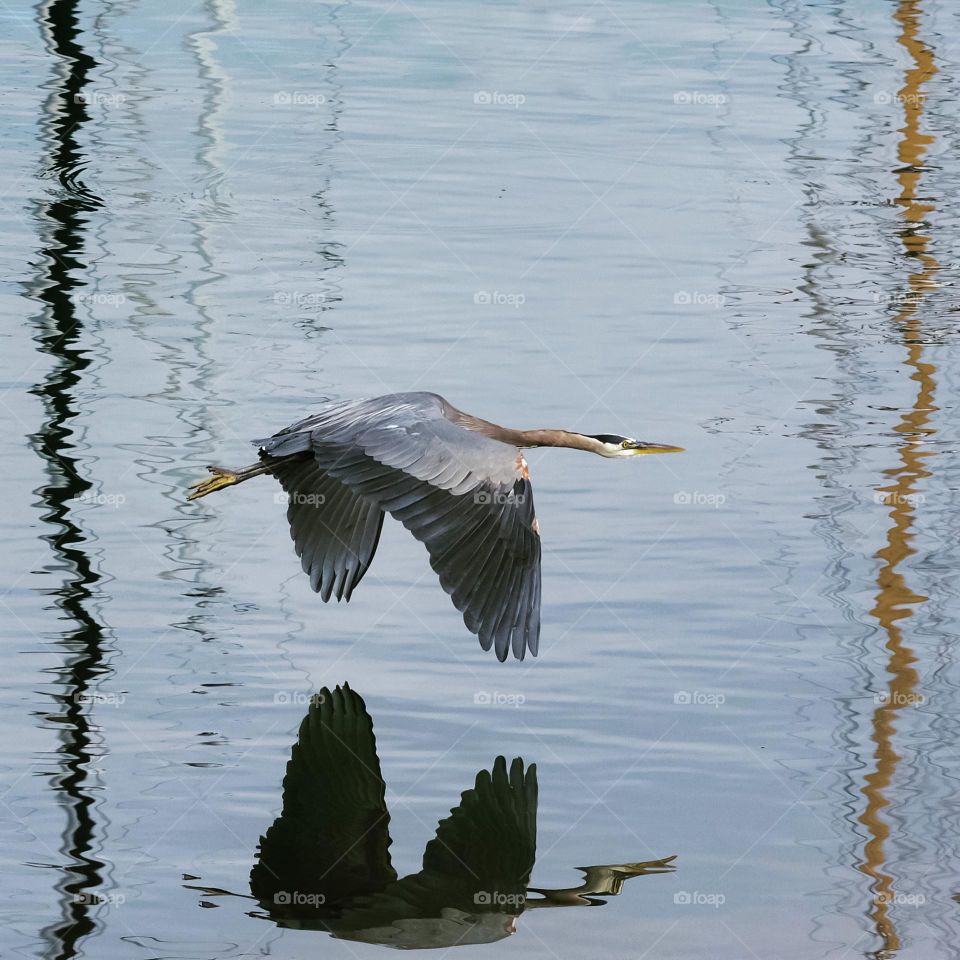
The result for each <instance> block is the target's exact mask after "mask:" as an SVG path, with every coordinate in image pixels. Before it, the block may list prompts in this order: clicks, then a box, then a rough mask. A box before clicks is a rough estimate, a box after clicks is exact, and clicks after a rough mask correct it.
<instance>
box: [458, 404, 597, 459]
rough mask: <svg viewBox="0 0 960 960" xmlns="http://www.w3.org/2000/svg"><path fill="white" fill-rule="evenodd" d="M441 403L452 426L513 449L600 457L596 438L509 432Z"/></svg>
mask: <svg viewBox="0 0 960 960" xmlns="http://www.w3.org/2000/svg"><path fill="white" fill-rule="evenodd" d="M444 403H445V408H444V413H445V414H446V416H447V417H448V418H449V419H450V420H452V421H453V422H454V423H458V424H460V426H461V427H464V428H465V429H467V430H475V431H476V432H477V433H482V434H484V435H485V436H488V437H490V438H491V439H493V440H500V441H501V442H502V443H509V444H510V445H511V446H514V447H569V448H570V449H572V450H589V451H590V452H591V453H600V452H601V451H602V449H603V444H602V443H600V441H599V440H597V438H596V437H588V436H585V435H584V434H582V433H572V432H571V431H570V430H511V429H510V428H509V427H501V426H500V424H498V423H491V422H490V421H489V420H481V419H480V417H474V416H473V415H471V414H469V413H464V412H463V411H462V410H457V408H456V407H453V406H451V405H450V404H448V403H446V402H444Z"/></svg>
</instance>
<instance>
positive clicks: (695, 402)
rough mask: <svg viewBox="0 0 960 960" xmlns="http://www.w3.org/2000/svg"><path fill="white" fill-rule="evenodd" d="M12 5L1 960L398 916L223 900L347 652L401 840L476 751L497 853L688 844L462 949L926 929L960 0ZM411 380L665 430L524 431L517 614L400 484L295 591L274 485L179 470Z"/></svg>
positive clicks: (184, 944) (935, 769)
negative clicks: (285, 910)
mask: <svg viewBox="0 0 960 960" xmlns="http://www.w3.org/2000/svg"><path fill="white" fill-rule="evenodd" d="M0 18H2V27H0V53H2V56H0V72H2V81H0V82H2V88H3V91H4V107H5V112H6V123H5V127H4V137H3V138H2V140H0V155H2V170H3V184H4V189H3V194H2V203H0V217H2V222H0V257H2V271H0V306H2V310H3V313H4V319H5V323H4V325H3V339H2V352H0V379H2V405H0V406H2V414H3V417H4V426H5V438H6V445H5V457H4V465H3V470H2V471H0V503H2V505H3V510H2V513H0V523H2V531H0V533H2V543H3V551H2V561H0V562H2V564H3V571H4V576H3V582H4V587H3V591H2V594H3V595H2V604H3V612H4V616H3V618H2V621H0V622H2V629H3V640H4V650H5V656H4V695H3V698H2V706H0V717H2V721H3V725H2V729H3V735H2V736H0V767H2V771H3V783H4V786H3V791H2V802H3V814H2V817H0V850H2V852H3V853H2V857H3V859H2V867H0V870H2V874H0V876H2V884H3V889H4V891H5V896H4V898H3V904H2V906H0V911H2V914H3V933H2V934H0V937H2V941H3V949H2V953H3V955H4V956H5V957H6V956H10V957H13V956H20V957H25V956H38V957H39V956H43V957H51V958H70V957H75V956H85V957H97V958H107V960H112V958H117V960H120V958H123V960H129V958H138V957H140V958H143V960H151V958H160V957H163V958H183V960H186V958H210V957H217V958H233V957H253V956H261V955H265V954H269V955H271V956H273V957H278V958H290V960H293V958H301V957H304V956H310V955H313V954H318V955H319V954H321V953H322V954H323V955H324V956H328V957H344V958H348V960H353V958H361V957H362V958H366V957H374V956H382V955H383V949H384V948H383V947H382V946H379V945H376V944H375V943H370V942H361V940H359V939H354V940H350V939H343V938H338V937H331V936H330V935H329V934H328V933H326V932H323V931H322V930H310V929H296V928H295V925H294V926H290V925H278V924H277V923H275V922H274V920H273V919H271V918H270V914H269V911H265V910H264V909H262V908H261V907H260V906H259V905H258V904H257V902H255V901H254V900H252V899H249V897H250V895H251V889H250V882H249V877H250V871H251V867H252V866H253V864H254V862H255V861H256V858H257V846H258V842H259V839H260V837H261V835H262V834H263V833H264V832H265V831H266V830H267V829H268V827H270V825H271V823H273V821H274V820H275V819H276V818H277V817H278V816H279V815H280V813H281V809H282V803H283V801H282V791H281V784H282V781H283V777H284V772H285V769H286V764H287V761H288V760H289V759H290V757H291V748H292V745H293V743H294V742H295V740H296V736H297V729H298V727H299V725H300V723H301V721H302V720H303V719H304V716H305V715H306V713H307V709H308V706H309V703H310V696H311V694H312V693H313V692H315V691H319V690H321V688H323V687H328V688H330V689H332V688H333V687H334V685H336V684H341V683H343V682H345V681H346V682H349V684H350V686H351V687H352V688H353V689H354V690H356V691H357V692H358V693H359V694H360V695H361V696H362V698H363V700H364V702H365V703H366V709H367V710H368V711H369V713H370V716H371V717H372V718H373V725H374V729H375V733H376V751H377V755H378V756H379V764H380V768H381V771H382V777H383V782H384V783H385V784H386V788H385V790H386V797H385V803H386V806H387V807H388V808H389V812H390V818H391V820H390V836H391V837H392V846H391V847H390V854H391V858H392V863H393V868H394V869H395V870H396V872H397V874H398V875H399V876H401V877H402V876H405V875H407V874H411V873H416V872H417V871H418V870H419V869H420V862H421V857H422V855H423V851H424V848H425V846H426V844H427V842H428V841H429V840H430V838H431V837H432V836H433V834H434V831H435V829H436V827H437V821H438V820H439V819H441V818H442V817H445V816H447V815H448V811H449V810H450V809H451V808H452V807H454V806H456V805H457V804H458V803H459V802H460V801H459V797H460V794H461V792H462V791H465V790H468V789H469V788H470V787H472V786H473V785H474V783H475V779H476V778H477V776H478V772H482V771H494V769H495V767H494V764H495V760H496V758H497V757H498V756H503V757H505V758H506V761H507V767H509V765H510V762H511V760H512V759H513V758H515V757H519V758H522V765H521V766H520V768H519V769H521V770H529V768H530V765H533V764H535V765H536V783H537V785H538V789H539V795H538V799H537V804H536V807H537V808H536V857H535V863H534V864H533V867H532V872H531V874H530V879H529V884H530V886H531V887H536V888H538V889H549V890H555V891H556V890H561V891H563V890H570V889H572V888H576V887H578V885H579V884H580V883H581V880H582V879H583V878H582V875H581V874H579V873H577V872H576V870H575V868H576V867H580V866H587V865H597V864H603V865H616V864H625V863H635V862H638V861H656V860H659V859H661V858H666V857H670V856H673V855H676V860H674V861H672V863H671V864H670V866H672V867H674V868H675V869H674V870H673V871H670V870H669V869H665V870H663V869H661V870H654V871H652V872H648V873H647V875H640V874H636V875H631V876H629V877H627V880H626V882H625V883H622V884H621V886H622V889H619V890H618V891H616V892H618V893H619V895H618V896H601V897H600V898H599V899H601V900H606V901H607V902H606V904H605V905H603V906H598V907H595V908H594V907H590V908H584V909H581V908H579V907H577V908H569V909H568V908H567V907H566V906H565V907H564V908H563V909H551V910H539V911H535V910H532V909H527V910H522V911H516V910H514V911H512V912H511V911H507V913H508V914H510V917H511V918H512V919H510V920H508V921H503V923H505V924H507V925H509V926H510V929H514V928H515V933H514V934H513V935H512V936H509V935H506V936H503V937H502V938H500V939H497V940H496V942H495V943H493V944H489V945H484V946H461V947H459V948H457V950H458V951H461V952H462V953H463V955H466V954H467V952H476V953H478V955H479V952H480V951H483V952H485V953H486V954H487V955H490V956H493V955H494V953H495V952H497V953H500V954H504V955H506V954H511V955H513V956H523V957H524V958H526V957H540V958H544V960H549V958H554V960H556V958H559V960H568V958H569V960H580V958H585V957H593V956H608V957H613V958H637V957H651V958H652V957H657V958H683V960H687V958H693V957H698V958H699V957H721V958H730V960H742V958H746V957H762V958H774V957H775V958H778V960H794V958H797V960H800V958H803V960H810V958H820V957H824V958H825V957H831V958H833V957H836V958H838V960H839V958H842V957H850V956H863V957H876V958H891V957H898V958H904V960H907V958H910V960H914V958H916V960H929V958H941V957H943V958H948V957H952V956H954V955H955V944H956V942H957V940H958V935H960V930H958V927H960V924H958V911H960V906H958V904H957V903H956V902H955V901H954V900H953V897H954V895H955V893H956V892H957V889H958V876H960V856H958V851H957V843H956V840H957V836H958V830H960V824H958V815H957V806H956V795H957V787H958V783H957V766H958V761H957V738H958V730H957V724H958V720H957V717H958V687H957V683H958V670H957V663H956V657H955V656H954V651H953V642H954V638H955V636H956V634H957V619H958V613H960V610H958V604H957V579H956V575H955V572H956V569H957V564H958V559H960V558H958V552H960V546H958V544H960V535H958V534H960V530H958V526H960V523H958V520H957V513H956V506H955V491H956V489H957V487H958V483H960V473H958V470H960V460H958V455H957V444H956V441H957V432H958V423H960V418H958V417H957V415H956V414H957V411H956V406H957V403H956V396H957V387H958V383H957V381H958V374H957V370H958V367H957V361H958V359H960V357H958V346H957V339H958V328H960V315H958V312H957V311H958V309H960V307H958V301H957V299H956V296H955V294H954V283H955V277H956V272H957V264H958V263H960V250H958V237H960V231H958V220H957V209H956V202H955V198H956V195H957V191H958V187H960V182H958V166H957V164H958V160H957V151H958V144H960V126H958V120H957V110H956V104H957V101H958V95H960V87H958V80H957V65H958V62H960V47H958V39H957V38H958V37H960V30H958V20H957V11H956V9H955V6H954V5H953V4H951V3H948V2H946V0H939V2H938V0H900V2H896V3H895V2H883V3H881V2H878V0H852V2H849V3H847V2H840V3H820V2H808V3H803V2H786V0H771V2H770V3H768V4H765V5H762V4H755V3H754V4H747V3H744V2H740V0H738V2H729V3H728V2H724V3H718V2H702V3H701V2H686V0H677V2H671V3H667V2H664V0H659V2H657V0H639V2H630V3H628V2H626V0H609V2H607V0H600V2H597V3H594V4H586V5H583V4H572V3H565V2H562V0H561V2H559V3H551V4H541V3H529V4H514V5H507V4H499V3H484V4H478V3H466V2H459V0H452V2H448V3H444V4H440V3H432V4H429V3H423V2H419V0H400V2H397V3H388V2H386V0H383V2H380V0H372V2H359V3H348V4H342V5H338V6H329V5H324V4H321V3H302V2H298V3H293V2H290V0H276V2H271V3H269V4H267V3H261V4H246V3H238V4H237V3H232V2H228V0H208V2H205V3H198V4H187V3H184V2H182V0H171V2H169V3H163V4H160V3H154V4H145V5H144V4H135V3H130V2H125V0H123V2H116V3H106V4H95V3H91V2H87V0H53V2H49V3H42V4H40V5H38V6H36V7H28V6H25V5H22V4H17V3H14V4H13V5H8V6H6V7H4V8H3V11H2V13H0ZM393 390H434V391H436V392H438V393H441V394H443V395H444V396H446V397H447V398H448V399H449V400H450V401H451V402H452V403H454V404H455V405H457V406H459V407H461V408H462V409H464V410H467V411H469V412H471V413H474V414H476V415H478V416H481V417H485V418H488V419H490V420H493V421H496V422H498V423H505V424H508V425H510V426H514V427H520V428H531V427H548V426H549V427H553V426H556V427H569V428H572V429H576V430H581V431H583V432H589V433H619V434H625V435H628V436H635V437H640V438H644V439H650V440H658V441H664V442H667V443H674V444H679V445H681V446H683V447H685V448H686V449H687V453H685V454H683V455H681V456H676V457H645V458H642V459H640V460H638V461H636V462H632V461H631V462H625V463H618V462H613V461H607V460H602V459H600V458H599V457H591V456H587V455H585V454H580V453H575V452H569V451H562V450H558V451H551V450H545V451H532V452H531V454H530V456H529V457H528V459H529V461H530V468H531V472H532V476H533V481H534V486H535V490H536V498H537V512H538V516H539V519H540V524H541V528H542V534H543V547H544V554H543V632H542V636H541V644H540V656H539V657H538V658H536V659H531V658H529V657H528V658H527V659H526V660H525V661H523V662H522V663H519V662H515V661H511V662H507V663H504V664H500V663H498V662H497V661H496V660H495V658H493V657H492V656H490V655H487V654H484V653H483V652H482V651H481V650H480V648H479V646H478V644H477V642H476V638H475V637H473V636H471V635H470V634H469V633H467V632H466V630H465V629H464V626H463V623H462V620H461V618H460V616H459V615H458V614H457V612H456V610H454V609H453V607H452V606H451V604H450V602H449V598H447V597H446V596H445V595H444V594H443V592H442V591H441V590H440V588H439V587H438V586H437V584H436V581H435V578H434V576H433V574H432V573H431V571H430V569H429V565H428V561H427V557H426V554H425V551H424V550H423V548H422V546H421V545H420V544H418V543H416V542H414V541H413V539H412V538H411V537H409V535H408V534H407V533H406V532H405V531H404V530H403V529H402V528H401V527H400V526H399V524H396V523H393V522H388V523H387V524H386V527H385V530H384V537H383V540H382V542H381V545H380V548H379V551H378V555H377V558H376V561H375V562H374V565H373V567H372V568H371V570H370V573H369V574H368V575H367V577H366V579H365V580H364V582H363V584H362V585H361V587H360V588H359V589H358V591H357V593H356V594H355V596H354V598H353V600H352V602H351V603H350V604H349V606H347V605H346V604H339V605H338V604H335V603H334V604H328V605H324V604H322V603H321V602H319V600H318V598H317V597H316V596H315V595H314V594H313V593H312V592H311V591H310V587H309V583H308V582H307V580H306V578H305V577H304V576H303V574H302V573H301V572H300V570H299V565H298V562H297V560H296V557H295V556H294V554H293V550H292V548H291V545H290V542H289V534H288V531H287V529H286V525H285V522H284V519H283V514H284V508H283V506H282V503H280V502H279V501H278V499H277V498H276V497H275V494H276V493H277V488H276V485H275V484H272V483H271V482H269V481H268V480H263V481H262V482H261V481H260V480H258V481H254V482H251V483H249V484H244V485H243V486H242V487H238V488H235V489H233V490H231V491H228V492H227V493H224V494H218V495H217V496H215V497H211V498H209V499H206V500H202V501H197V502H195V503H189V504H188V503H186V502H185V500H184V492H185V490H186V488H187V486H188V485H189V484H190V483H191V482H193V481H194V480H196V479H197V478H198V477H199V476H201V475H202V472H203V467H204V465H205V464H208V463H211V462H221V463H227V464H230V465H239V464H242V463H246V462H248V461H249V459H250V458H251V453H250V450H249V448H248V447H247V440H248V439H249V438H251V437H257V436H263V435H264V434H266V433H269V432H271V431H272V430H274V429H276V428H279V427H281V426H283V425H285V424H287V423H289V422H291V421H293V420H295V419H297V418H299V417H300V416H302V415H303V414H304V413H305V412H307V411H308V410H309V409H310V408H311V405H313V404H315V403H316V402H317V401H318V400H319V399H320V398H324V397H327V398H335V399H340V398H352V397H357V396H371V395H374V396H375V395H378V394H382V393H386V392H389V391H393ZM528 813H529V811H528ZM525 816H526V814H525ZM525 822H526V821H525ZM495 835H496V831H493V834H491V836H495ZM524 836H527V834H524ZM500 839H501V840H502V836H501V838H500ZM484 842H486V841H484ZM490 842H491V843H493V840H491V841H490ZM305 849H306V846H305ZM643 872H644V871H641V873H643ZM521 873H522V871H521ZM593 879H594V880H596V877H594V878H593ZM602 882H603V883H606V884H608V885H609V884H610V883H612V880H611V878H610V875H605V879H603V880H602ZM518 883H519V881H518ZM521 886H522V884H521ZM517 889H519V887H517V888H516V889H515V888H514V887H511V888H510V890H509V891H507V893H508V894H510V895H512V894H514V893H516V891H517ZM501 892H502V891H501ZM245 898H246V899H245ZM568 906H569V905H568ZM274 919H276V918H274ZM474 932H476V930H474ZM501 932H503V933H509V932H510V931H509V930H507V929H506V928H503V929H502V930H501ZM361 939H362V938H361ZM368 939H369V938H368ZM477 939H479V937H474V938H473V939H472V940H470V942H474V940H477ZM488 939H490V938H488ZM465 942H466V941H465ZM448 949H452V948H448ZM457 955H460V953H459V952H458V954H457Z"/></svg>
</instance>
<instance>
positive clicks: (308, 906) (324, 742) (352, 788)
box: [250, 684, 397, 918]
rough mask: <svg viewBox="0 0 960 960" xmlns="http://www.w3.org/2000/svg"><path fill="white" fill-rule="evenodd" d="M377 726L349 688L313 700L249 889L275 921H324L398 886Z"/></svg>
mask: <svg viewBox="0 0 960 960" xmlns="http://www.w3.org/2000/svg"><path fill="white" fill-rule="evenodd" d="M385 793H386V786H385V784H384V782H383V777H382V775H381V773H380V761H379V760H378V758H377V745H376V740H375V739H374V736H373V721H372V720H371V719H370V715H369V714H368V713H367V709H366V706H365V705H364V702H363V699H362V698H361V697H360V695H359V694H356V693H354V692H353V690H351V689H350V687H349V685H347V684H344V685H343V687H336V688H335V689H334V690H333V691H332V692H331V691H330V690H327V689H326V688H324V689H323V690H321V691H320V693H319V694H317V695H315V696H314V698H313V701H312V702H311V705H310V710H309V712H308V713H307V715H306V717H305V718H304V720H303V722H302V723H301V725H300V733H299V738H298V742H297V743H296V744H295V745H294V747H293V751H292V753H291V757H290V762H289V763H288V764H287V774H286V776H285V777H284V780H283V809H282V811H281V813H280V816H279V817H278V818H277V819H276V820H275V821H274V822H273V824H272V825H271V827H270V829H269V830H267V832H266V833H265V834H264V835H263V836H262V837H261V838H260V849H259V853H258V857H257V862H256V864H254V867H253V869H252V871H251V873H250V889H251V892H252V893H253V895H254V897H256V898H257V899H258V900H259V901H260V902H261V903H262V904H263V905H264V907H265V908H266V909H267V910H269V911H270V912H271V914H272V915H277V916H281V917H282V916H295V917H301V918H309V916H311V915H313V916H316V917H318V918H322V917H324V916H330V915H331V913H336V911H337V909H338V906H339V905H342V904H343V903H344V902H346V901H349V900H350V899H352V898H353V897H356V896H359V895H362V894H371V893H374V892H376V891H378V890H382V889H383V888H384V887H385V886H386V885H387V884H388V883H389V882H390V881H392V880H395V879H396V876H397V874H396V871H395V870H394V869H393V867H392V865H391V863H390V852H389V848H390V834H389V830H388V827H389V823H390V815H389V813H388V812H387V806H386V802H385Z"/></svg>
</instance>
